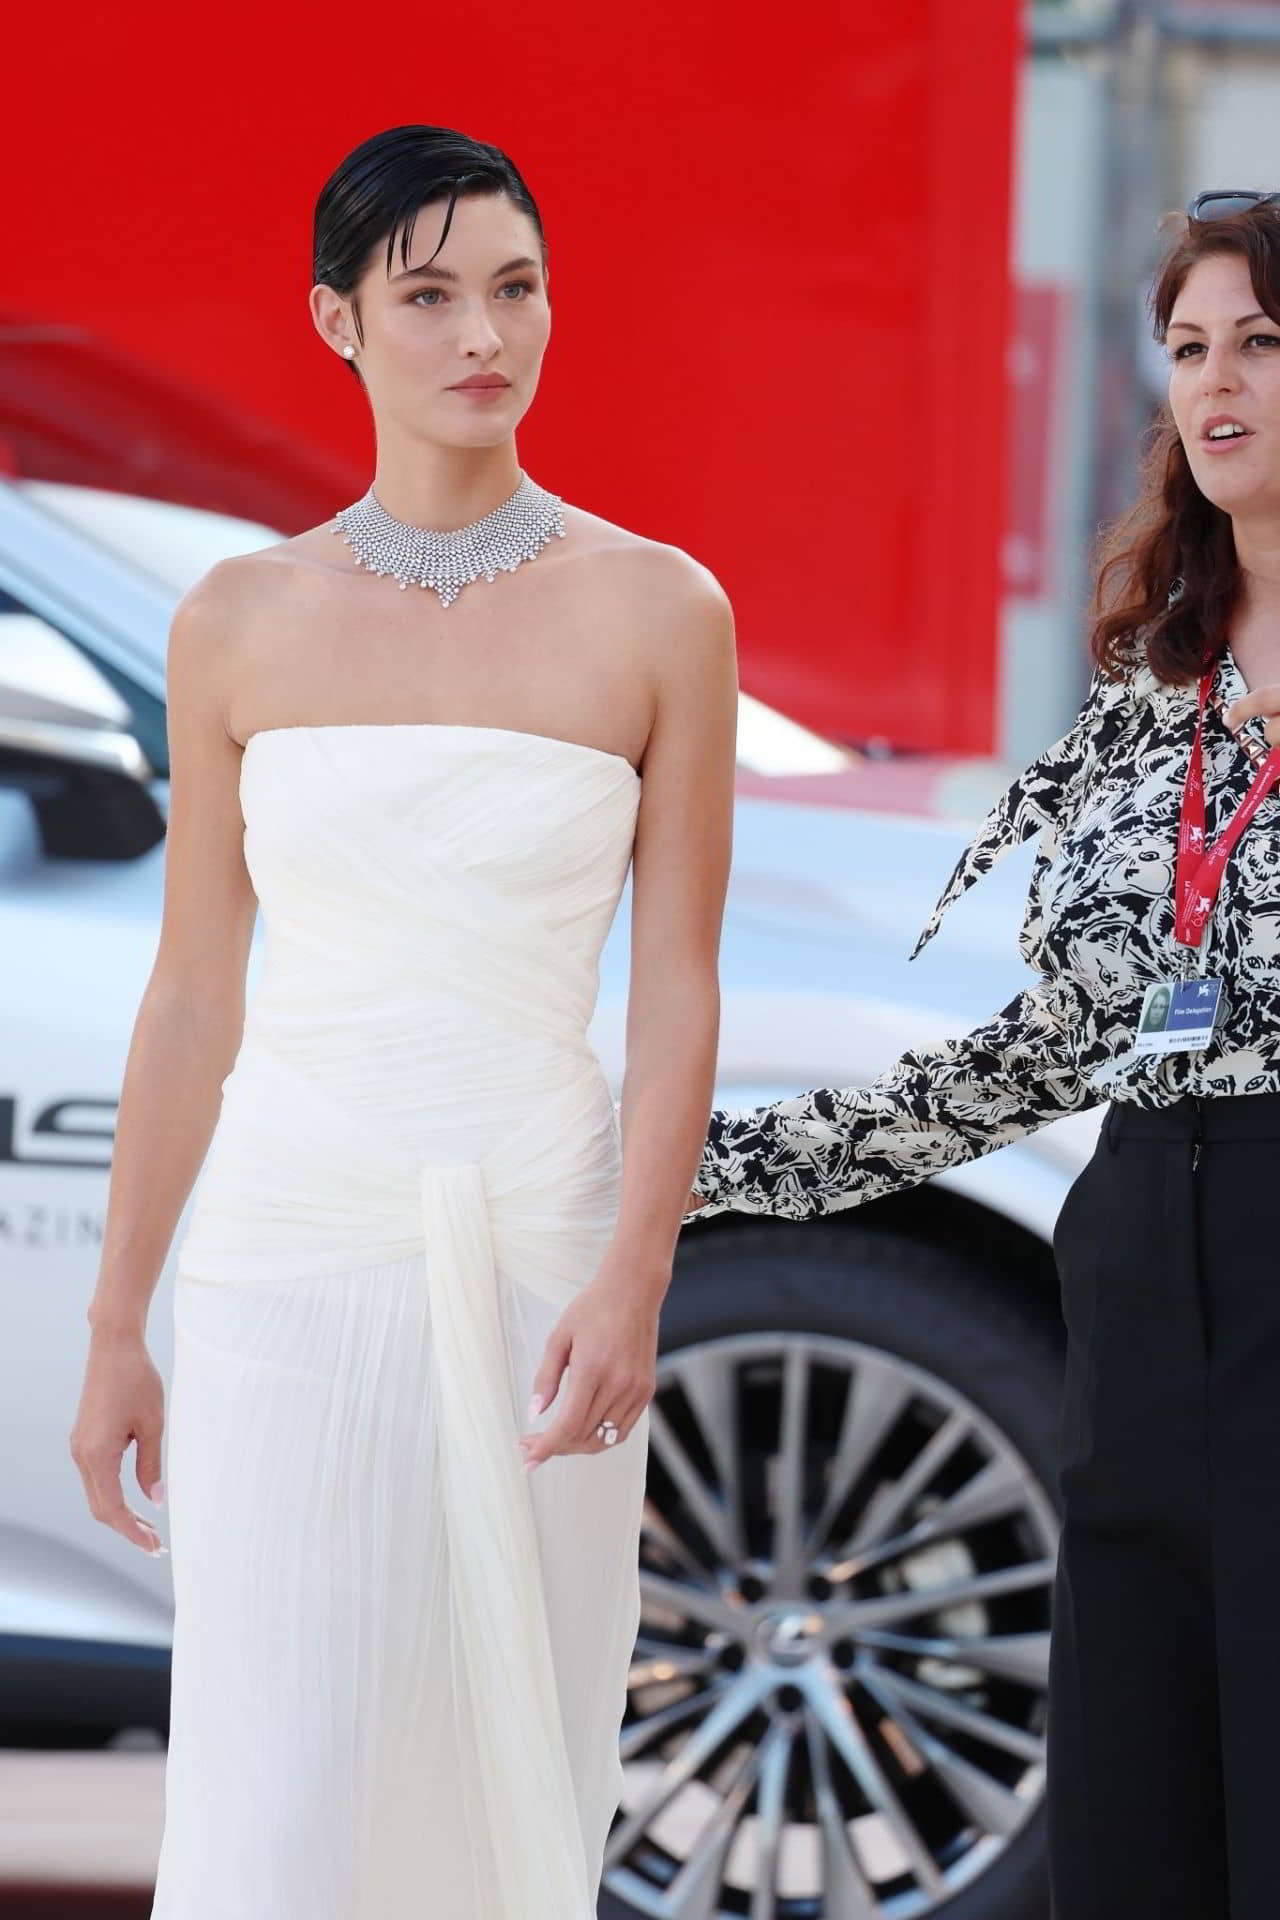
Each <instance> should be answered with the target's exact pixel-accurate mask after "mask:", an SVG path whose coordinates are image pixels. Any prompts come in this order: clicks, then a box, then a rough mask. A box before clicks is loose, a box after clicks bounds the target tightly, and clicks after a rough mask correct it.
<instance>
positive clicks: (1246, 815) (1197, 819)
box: [1173, 668, 1280, 947]
mask: <svg viewBox="0 0 1280 1920" xmlns="http://www.w3.org/2000/svg"><path fill="white" fill-rule="evenodd" d="M1212 679H1213V669H1212V668H1210V670H1209V672H1208V673H1206V674H1204V675H1203V677H1202V678H1201V681H1200V711H1199V713H1198V714H1197V715H1196V731H1195V738H1194V740H1193V741H1192V743H1191V758H1190V760H1189V762H1188V764H1187V781H1186V785H1185V787H1184V788H1183V790H1182V819H1181V821H1180V823H1179V826H1178V866H1177V874H1176V878H1175V881H1174V902H1175V906H1174V927H1173V930H1174V937H1175V938H1176V939H1178V940H1180V941H1181V942H1182V944H1183V945H1184V946H1188V947H1198V946H1199V944H1200V937H1201V935H1202V934H1203V932H1204V929H1205V923H1206V921H1207V920H1208V918H1209V915H1210V914H1211V913H1212V912H1213V903H1214V901H1215V900H1216V899H1217V897H1218V888H1219V887H1220V886H1221V885H1222V871H1223V868H1224V867H1225V866H1226V864H1227V860H1228V857H1229V856H1230V853H1231V850H1232V848H1233V847H1234V846H1235V844H1236V841H1237V840H1238V839H1239V838H1240V835H1241V834H1242V833H1243V832H1244V830H1245V828H1246V827H1247V826H1248V824H1249V822H1250V821H1251V820H1252V818H1253V816H1254V814H1255V813H1256V812H1257V811H1258V808H1259V807H1260V806H1261V805H1262V803H1263V801H1264V800H1265V799H1266V797H1267V795H1268V794H1269V793H1270V791H1271V789H1272V787H1274V785H1275V784H1276V781H1277V780H1280V747H1273V748H1272V749H1271V752H1270V753H1269V754H1268V755H1267V757H1266V759H1265V760H1264V761H1263V762H1262V764H1261V765H1260V766H1259V768H1258V771H1257V773H1256V774H1255V775H1254V777H1253V780H1252V782H1251V783H1250V786H1249V791H1248V793H1246V795H1245V797H1244V799H1243V800H1242V801H1241V802H1240V805H1239V806H1238V807H1237V808H1236V810H1235V812H1234V813H1233V814H1232V816H1231V818H1230V820H1228V822H1227V824H1226V826H1225V827H1224V828H1223V830H1222V832H1221V833H1220V834H1219V835H1218V837H1217V839H1216V840H1215V841H1214V843H1213V845H1212V846H1211V847H1208V848H1206V846H1205V840H1204V834H1205V824H1204V710H1205V706H1206V705H1207V703H1208V699H1209V687H1210V683H1211V682H1212Z"/></svg>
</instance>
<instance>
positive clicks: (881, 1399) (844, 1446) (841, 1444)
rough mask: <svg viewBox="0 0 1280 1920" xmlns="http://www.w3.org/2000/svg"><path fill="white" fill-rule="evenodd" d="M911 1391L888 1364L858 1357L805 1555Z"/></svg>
mask: <svg viewBox="0 0 1280 1920" xmlns="http://www.w3.org/2000/svg"><path fill="white" fill-rule="evenodd" d="M911 1391H912V1390H911V1386H910V1383H909V1382H908V1381H907V1379H906V1378H905V1376H904V1375H903V1374H902V1373H901V1372H900V1371H899V1370H898V1368H896V1367H894V1366H892V1365H891V1364H889V1363H887V1362H885V1361H882V1360H877V1359H875V1358H873V1357H871V1356H864V1357H860V1358H859V1360H858V1361H857V1363H856V1365H855V1366H854V1368H853V1371H852V1378H851V1380H850V1383H849V1392H848V1395H847V1397H846V1400H845V1409H844V1418H843V1420H842V1421H841V1424H840V1438H839V1440H838V1441H837V1443H836V1449H835V1454H834V1456H833V1458H832V1461H831V1467H830V1472H829V1475H828V1480H827V1497H826V1499H825V1500H824V1501H823V1504H822V1511H821V1512H820V1513H819V1515H818V1518H817V1520H816V1521H815V1522H814V1525H813V1530H812V1532H811V1533H810V1535H809V1539H808V1542H807V1547H808V1551H809V1553H810V1554H816V1553H817V1552H818V1551H819V1549H820V1548H821V1546H822V1544H823V1542H824V1541H825V1539H826V1537H827V1531H828V1529H829V1527H830V1525H831V1522H832V1520H833V1519H834V1518H835V1516H836V1514H837V1513H838V1512H839V1510H840V1508H841V1507H842V1506H843V1504H844V1502H845V1501H846V1500H847V1499H848V1497H849V1493H850V1491H851V1489H852V1488H853V1487H854V1486H855V1485H856V1483H857V1480H858V1476H859V1475H860V1474H861V1473H862V1472H863V1470H864V1469H865V1467H866V1465H867V1462H868V1461H869V1460H870V1459H872V1457H873V1456H874V1454H875V1452H876V1450H877V1448H878V1447H879V1446H880V1445H881V1443H882V1442H883V1441H884V1439H885V1437H886V1435H887V1434H888V1433H890V1432H891V1430H892V1429H893V1427H894V1425H895V1424H896V1423H897V1421H898V1420H900V1419H901V1417H902V1414H903V1411H904V1409H905V1408H906V1406H907V1405H908V1403H909V1402H910V1400H911Z"/></svg>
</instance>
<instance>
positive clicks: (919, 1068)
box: [684, 984, 1104, 1220]
mask: <svg viewBox="0 0 1280 1920" xmlns="http://www.w3.org/2000/svg"><path fill="white" fill-rule="evenodd" d="M1103 1097H1104V1096H1103V1095H1102V1094H1101V1093H1100V1092H1099V1091H1098V1089H1097V1088H1095V1087H1094V1086H1093V1085H1092V1083H1091V1082H1090V1081H1089V1080H1087V1079H1085V1078H1084V1077H1083V1076H1082V1075H1081V1074H1080V1073H1079V1072H1078V1070H1077V1069H1076V1067H1075V1066H1074V1064H1073V1061H1072V1056H1071V1052H1070V1049H1069V1048H1068V1046H1067V1044H1066V1035H1065V1033H1064V1031H1063V1028H1062V1024H1061V1022H1060V1020H1059V1019H1058V1016H1057V1015H1056V1013H1055V1012H1054V1010H1053V1008H1052V1006H1051V1003H1050V992H1049V989H1048V987H1047V986H1046V985H1044V984H1041V985H1039V986H1035V987H1028V988H1026V989H1024V990H1023V992H1021V993H1019V994H1017V995H1016V996H1015V997H1014V999H1013V1000H1011V1001H1010V1002H1009V1004H1008V1006H1007V1007H1005V1008H1003V1009H1002V1011H1001V1012H1000V1013H998V1014H996V1015H995V1016H994V1018H993V1019H991V1020H988V1021H986V1022H985V1023H984V1025H982V1026H980V1027H976V1028H975V1029H974V1030H973V1031H972V1032H970V1033H966V1034H961V1035H959V1036H957V1037H956V1038H955V1039H951V1040H944V1041H941V1042H940V1043H939V1044H938V1045H936V1046H933V1047H927V1048H910V1049H909V1050H908V1051H907V1052H906V1053H904V1054H903V1055H902V1056H901V1057H900V1058H899V1059H898V1060H897V1061H896V1062H895V1063H894V1065H893V1066H892V1067H890V1068H888V1069H887V1070H886V1071H885V1072H884V1073H882V1074H881V1075H880V1076H879V1078H878V1079H876V1080H873V1081H871V1082H870V1083H869V1084H868V1085H867V1086H865V1087H818V1088H815V1089H813V1091H811V1092H809V1093H802V1094H797V1095H796V1096H795V1097H794V1098H793V1099H789V1100H778V1101H775V1102H774V1103H773V1105H772V1106H765V1107H753V1108H746V1109H743V1110H742V1111H740V1112H734V1111H729V1110H725V1109H719V1110H717V1111H716V1112H714V1113H713V1114H712V1116H711V1122H710V1126H709V1127H708V1130H707V1140H706V1145H705V1146H704V1148H703V1151H702V1160H701V1163H700V1165H699V1168H698V1173H697V1176H696V1179H695V1182H694V1188H693V1193H692V1195H691V1196H690V1198H691V1201H695V1200H701V1201H703V1202H704V1204H702V1205H699V1206H695V1207H692V1208H691V1210H690V1211H689V1212H688V1213H686V1214H685V1216H684V1218H685V1220H701V1219H704V1218H706V1217H708V1216H710V1215H711V1214H716V1213H722V1212H724V1211H725V1209H726V1208H734V1209H737V1210H739V1211H741V1212H745V1213H770V1214H777V1215H780V1216H782V1217H783V1218H785V1219H790V1220H801V1219H806V1218H808V1217H809V1216H811V1215H813V1214H818V1213H832V1212H835V1211H836V1210H838V1209H842V1208H845V1207H853V1206H857V1205H859V1204H860V1203H861V1202H862V1201H864V1200H871V1199H874V1198H876V1197H877V1196H878V1195H880V1194H884V1193H891V1192H893V1191H894V1190H896V1189H898V1188H903V1187H909V1186H914V1185H915V1184H916V1183H917V1182H918V1181H921V1180H927V1179H929V1178H930V1177H931V1176H932V1175H933V1174H935V1173H941V1172H942V1171H943V1170H944V1168H946V1167H953V1166H959V1165H961V1164H963V1163H964V1162H965V1161H969V1160H976V1159H978V1158H979V1157H980V1156H981V1155H982V1154H984V1153H991V1152H993V1151H994V1149H995V1148H996V1147H1002V1146H1004V1145H1005V1144H1006V1143H1007V1142H1008V1141H1010V1140H1015V1139H1017V1138H1018V1137H1019V1136H1020V1135H1022V1134H1026V1133H1030V1132H1032V1131H1034V1130H1035V1129H1036V1128H1037V1127H1042V1126H1045V1125H1047V1124H1048V1122H1049V1121H1051V1120H1056V1119H1059V1118H1060V1117H1061V1116H1062V1115H1063V1114H1064V1113H1072V1112H1076V1111H1079V1110H1081V1109H1083V1108H1085V1107H1091V1106H1096V1105H1097V1104H1098V1103H1099V1101H1100V1100H1102V1099H1103Z"/></svg>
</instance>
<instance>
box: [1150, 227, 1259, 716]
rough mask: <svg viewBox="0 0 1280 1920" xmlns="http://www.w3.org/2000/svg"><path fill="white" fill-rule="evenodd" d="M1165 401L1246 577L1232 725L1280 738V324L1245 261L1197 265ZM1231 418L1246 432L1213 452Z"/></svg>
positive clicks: (1179, 306) (1176, 320)
mask: <svg viewBox="0 0 1280 1920" xmlns="http://www.w3.org/2000/svg"><path fill="white" fill-rule="evenodd" d="M1167 351H1168V354H1169V361H1170V364H1169V406H1170V409H1171V411H1172V414H1173V418H1174V424H1175V425H1176V426H1177V429H1178V433H1179V435H1180V437H1181V439H1182V444H1183V446H1184V448H1185V449H1186V454H1187V460H1188V462H1189V464H1190V467H1191V472H1192V476H1193V478H1194V479H1195V482H1196V485H1197V486H1198V487H1199V488H1200V491H1201V492H1202V493H1203V494H1204V495H1205V496H1206V498H1208V499H1209V500H1211V501H1212V502H1213V504H1214V505H1215V506H1216V507H1220V508H1221V509H1222V511H1223V512H1224V513H1226V514H1229V515H1230V516H1231V530H1232V534H1233V537H1234V540H1235V548H1236V557H1237V559H1238V561H1239V564H1240V571H1241V575H1242V579H1243V593H1242V596H1241V602H1240V606H1239V608H1238V610H1237V612H1236V613H1235V615H1234V616H1233V619H1232V622H1231V635H1230V640H1231V651H1232V654H1233V655H1234V657H1235V661H1236V664H1237V666H1238V667H1239V669H1240V672H1241V674H1242V676H1243V677H1244V681H1245V684H1246V686H1247V687H1248V688H1249V692H1248V694H1247V695H1246V696H1244V697H1243V698H1241V699H1239V700H1237V701H1235V702H1234V704H1233V705H1232V706H1231V707H1230V708H1229V709H1228V711H1227V714H1226V716H1225V717H1226V720H1227V723H1228V725H1229V726H1232V727H1238V726H1240V725H1242V724H1243V722H1244V721H1246V720H1248V719H1252V718H1254V717H1255V716H1257V715H1263V716H1265V717H1266V719H1267V727H1266V735H1267V738H1268V740H1269V741H1270V742H1271V743H1272V745H1273V746H1274V745H1277V744H1280V324H1277V322H1276V321H1275V320H1273V319H1272V318H1271V317H1270V315H1268V314H1266V313H1265V312H1263V311H1261V309H1260V307H1259V303H1258V296H1257V294H1256V293H1255V292H1254V288H1253V283H1252V281H1251V279H1250V277H1249V269H1248V266H1247V264H1246V263H1245V261H1244V260H1242V259H1240V258H1238V257H1237V256H1235V255H1233V254H1219V255H1212V256H1210V257H1209V258H1208V259H1204V260H1200V261H1197V263H1196V265H1195V266H1194V267H1193V268H1192V269H1191V271H1190V273H1189V274H1188V275H1187V277H1186V280H1185V281H1184V283H1183V286H1182V290H1181V292H1180V293H1179V295H1178V297H1177V300H1176V301H1175V302H1174V306H1173V311H1172V313H1171V314H1170V316H1169V327H1168V341H1167ZM1224 416H1225V417H1226V418H1227V419H1230V420H1235V421H1238V422H1239V424H1240V425H1241V426H1242V427H1244V428H1245V429H1246V430H1247V437H1245V438H1244V439H1242V440H1240V441H1238V442H1235V443H1232V444H1231V445H1230V447H1229V449H1228V450H1227V451H1224V452H1216V453H1215V452H1212V451H1210V448H1209V445H1208V443H1207V440H1206V432H1205V430H1206V427H1207V426H1208V425H1209V424H1210V423H1211V422H1213V421H1215V420H1218V419H1221V418H1222V417H1224Z"/></svg>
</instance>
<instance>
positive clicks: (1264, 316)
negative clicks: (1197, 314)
mask: <svg viewBox="0 0 1280 1920" xmlns="http://www.w3.org/2000/svg"><path fill="white" fill-rule="evenodd" d="M1251 320H1270V321H1271V324H1272V326H1274V325H1275V321H1274V320H1271V315H1270V314H1269V313H1246V314H1245V316H1244V319H1243V320H1237V321H1236V325H1237V326H1238V327H1247V326H1248V324H1249V322H1250V321H1251ZM1177 327H1182V328H1183V329H1184V330H1185V331H1186V332H1187V333H1203V332H1204V328H1203V327H1198V326H1197V325H1196V323H1195V321H1194V320H1171V321H1170V322H1169V325H1168V328H1167V331H1168V332H1169V333H1172V332H1173V331H1174V329H1175V328H1177Z"/></svg>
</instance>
